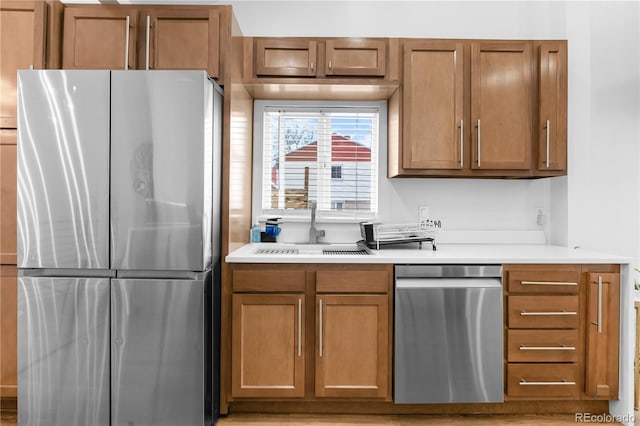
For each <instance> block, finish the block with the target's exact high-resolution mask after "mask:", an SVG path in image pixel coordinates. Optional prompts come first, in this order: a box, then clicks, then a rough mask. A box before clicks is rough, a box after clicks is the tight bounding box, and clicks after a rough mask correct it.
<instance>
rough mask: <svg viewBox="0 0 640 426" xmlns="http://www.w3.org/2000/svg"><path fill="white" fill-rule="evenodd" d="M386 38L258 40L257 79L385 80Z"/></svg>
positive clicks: (256, 51) (254, 48) (254, 59)
mask: <svg viewBox="0 0 640 426" xmlns="http://www.w3.org/2000/svg"><path fill="white" fill-rule="evenodd" d="M387 44H388V41H387V40H386V39H362V38H337V39H309V38H289V37H281V38H256V39H254V45H253V61H254V71H253V72H254V75H255V76H256V77H376V78H377V77H385V76H386V74H387V73H386V70H387V54H386V52H387Z"/></svg>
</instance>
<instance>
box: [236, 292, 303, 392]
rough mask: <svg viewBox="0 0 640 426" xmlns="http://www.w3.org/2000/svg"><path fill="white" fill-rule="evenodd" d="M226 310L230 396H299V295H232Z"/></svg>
mask: <svg viewBox="0 0 640 426" xmlns="http://www.w3.org/2000/svg"><path fill="white" fill-rule="evenodd" d="M232 309H233V311H232V315H233V318H232V322H233V326H232V337H231V339H232V341H231V352H232V359H233V363H232V364H233V365H232V371H231V394H232V396H234V397H302V396H304V365H305V364H304V357H305V356H304V351H305V347H304V346H305V345H304V294H234V295H233V308H232Z"/></svg>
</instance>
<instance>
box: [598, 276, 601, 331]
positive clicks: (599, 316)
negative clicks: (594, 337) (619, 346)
mask: <svg viewBox="0 0 640 426" xmlns="http://www.w3.org/2000/svg"><path fill="white" fill-rule="evenodd" d="M598 334H602V276H601V275H598Z"/></svg>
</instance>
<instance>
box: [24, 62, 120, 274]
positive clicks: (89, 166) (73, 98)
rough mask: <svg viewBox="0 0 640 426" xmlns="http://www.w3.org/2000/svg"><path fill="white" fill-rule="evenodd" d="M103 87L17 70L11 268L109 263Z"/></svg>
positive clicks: (98, 79)
mask: <svg viewBox="0 0 640 426" xmlns="http://www.w3.org/2000/svg"><path fill="white" fill-rule="evenodd" d="M109 84H110V83H109V71H60V70H46V71H19V72H18V85H19V88H18V91H19V96H18V110H19V111H18V267H21V268H82V269H86V268H91V269H105V268H109Z"/></svg>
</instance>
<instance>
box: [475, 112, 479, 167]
mask: <svg viewBox="0 0 640 426" xmlns="http://www.w3.org/2000/svg"><path fill="white" fill-rule="evenodd" d="M476 127H477V132H478V160H477V161H478V167H480V119H479V118H478V123H477V126H476Z"/></svg>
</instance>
